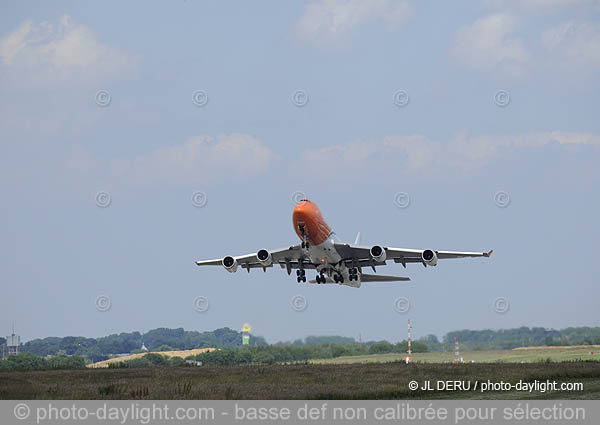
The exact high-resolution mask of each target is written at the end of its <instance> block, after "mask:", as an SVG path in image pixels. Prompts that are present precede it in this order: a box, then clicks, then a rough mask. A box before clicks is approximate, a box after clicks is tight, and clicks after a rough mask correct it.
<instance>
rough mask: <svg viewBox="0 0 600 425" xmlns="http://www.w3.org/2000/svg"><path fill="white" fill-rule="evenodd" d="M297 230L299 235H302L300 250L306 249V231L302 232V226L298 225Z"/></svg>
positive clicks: (307, 246)
mask: <svg viewBox="0 0 600 425" xmlns="http://www.w3.org/2000/svg"><path fill="white" fill-rule="evenodd" d="M298 230H299V231H300V235H302V248H306V249H308V248H309V245H308V235H307V234H306V231H305V230H304V224H299V225H298Z"/></svg>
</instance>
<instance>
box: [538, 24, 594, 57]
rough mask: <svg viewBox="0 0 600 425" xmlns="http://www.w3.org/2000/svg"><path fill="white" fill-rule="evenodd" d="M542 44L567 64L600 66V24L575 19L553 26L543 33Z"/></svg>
mask: <svg viewBox="0 0 600 425" xmlns="http://www.w3.org/2000/svg"><path fill="white" fill-rule="evenodd" d="M541 37H542V44H543V46H544V47H545V48H546V50H547V51H548V52H549V53H550V54H555V55H557V56H558V57H557V58H556V59H557V60H558V61H560V60H562V61H565V60H566V61H567V63H566V65H567V66H568V67H569V66H573V65H579V66H591V67H594V68H596V67H599V66H600V26H599V25H597V24H591V23H588V22H581V23H576V22H573V21H569V22H565V23H563V24H560V25H557V26H555V27H552V28H550V29H548V30H546V31H544V32H543V33H542V36H541Z"/></svg>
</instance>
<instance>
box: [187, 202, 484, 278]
mask: <svg viewBox="0 0 600 425" xmlns="http://www.w3.org/2000/svg"><path fill="white" fill-rule="evenodd" d="M292 222H293V224H294V230H295V232H296V234H297V235H298V237H299V238H300V240H301V241H302V242H301V243H300V245H293V246H290V247H289V248H282V249H275V250H267V249H260V250H258V251H257V252H256V253H252V254H247V255H240V256H237V257H232V256H230V255H228V256H226V257H223V258H217V259H215V260H200V261H196V264H197V265H198V266H223V267H224V268H225V270H227V271H228V272H231V273H235V272H236V271H237V269H238V267H241V268H242V269H246V270H247V271H248V273H250V270H251V269H254V268H262V269H263V271H265V272H266V271H267V267H273V265H277V264H278V265H279V266H280V267H281V268H285V269H286V270H287V273H288V275H290V274H291V273H292V269H296V281H297V282H298V283H306V270H307V269H310V270H315V271H316V273H317V274H316V278H315V279H314V280H310V281H309V283H316V284H327V283H329V284H331V283H337V284H339V285H346V286H351V287H354V288H360V285H361V283H362V282H397V281H409V280H410V278H408V277H400V276H385V275H378V274H367V273H363V268H364V267H371V268H372V269H373V272H375V273H376V269H375V267H376V266H384V265H386V264H387V261H394V262H395V263H401V264H402V265H403V266H404V268H406V264H407V263H421V264H423V265H424V266H425V267H427V266H435V265H437V262H438V260H443V259H446V258H464V257H489V256H490V255H492V252H493V250H491V251H488V252H460V251H436V250H432V249H407V248H391V247H384V246H381V245H373V246H362V245H359V244H360V232H359V233H358V235H356V240H355V242H354V244H353V245H350V244H345V243H343V242H342V241H341V240H340V239H339V238H338V237H337V236H336V234H335V233H334V232H333V231H332V230H331V227H329V225H328V224H327V223H326V222H325V220H324V219H323V215H322V214H321V211H320V210H319V208H318V207H317V205H316V204H315V203H314V202H312V201H311V200H310V199H308V198H303V199H301V200H300V201H299V202H298V204H297V205H296V207H295V208H294V212H293V214H292Z"/></svg>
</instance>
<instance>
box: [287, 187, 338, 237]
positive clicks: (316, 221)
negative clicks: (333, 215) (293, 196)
mask: <svg viewBox="0 0 600 425" xmlns="http://www.w3.org/2000/svg"><path fill="white" fill-rule="evenodd" d="M292 221H293V223H294V230H295V231H296V234H297V235H298V237H299V238H300V239H301V240H303V241H304V240H305V238H306V241H307V242H308V243H309V244H310V245H320V244H322V243H323V242H325V240H326V239H327V238H328V237H329V235H330V234H331V228H330V227H329V226H328V225H327V223H325V220H324V219H323V216H322V215H321V211H320V210H319V208H318V207H317V206H316V205H315V204H314V203H313V202H311V201H310V200H309V199H306V198H304V199H301V200H300V202H298V205H296V208H294V213H293V215H292Z"/></svg>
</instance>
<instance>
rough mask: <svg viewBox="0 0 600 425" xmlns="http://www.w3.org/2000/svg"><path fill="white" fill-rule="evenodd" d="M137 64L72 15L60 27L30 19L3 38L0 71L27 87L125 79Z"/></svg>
mask: <svg viewBox="0 0 600 425" xmlns="http://www.w3.org/2000/svg"><path fill="white" fill-rule="evenodd" d="M137 61H138V59H137V57H135V56H133V55H130V54H127V53H124V52H122V51H120V50H119V49H116V48H113V47H110V46H107V45H105V44H103V43H101V42H100V41H98V39H97V38H96V36H95V34H94V33H93V31H92V30H91V29H90V28H88V27H86V26H85V25H81V24H77V23H75V22H73V20H72V19H71V17H70V16H69V15H64V16H63V17H62V18H61V19H60V21H59V22H58V24H56V25H53V24H52V23H50V22H47V21H44V22H41V23H40V24H36V23H34V22H33V21H31V20H27V21H25V22H23V23H22V24H21V25H20V26H19V27H18V28H16V29H15V30H13V31H12V32H11V33H9V34H8V35H6V36H4V37H3V38H1V39H0V69H2V70H3V71H4V72H5V74H8V75H9V76H10V77H12V79H13V80H14V81H17V82H21V83H22V84H24V85H30V84H33V85H39V84H44V83H48V82H69V83H70V84H72V83H73V82H75V81H89V80H90V79H95V78H100V77H111V76H116V75H119V76H121V75H123V74H126V73H128V72H130V71H132V70H133V69H134V68H135V66H136V64H137Z"/></svg>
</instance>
